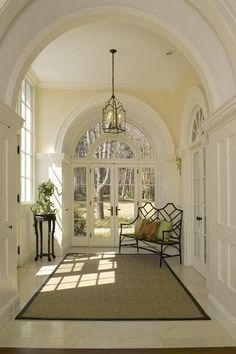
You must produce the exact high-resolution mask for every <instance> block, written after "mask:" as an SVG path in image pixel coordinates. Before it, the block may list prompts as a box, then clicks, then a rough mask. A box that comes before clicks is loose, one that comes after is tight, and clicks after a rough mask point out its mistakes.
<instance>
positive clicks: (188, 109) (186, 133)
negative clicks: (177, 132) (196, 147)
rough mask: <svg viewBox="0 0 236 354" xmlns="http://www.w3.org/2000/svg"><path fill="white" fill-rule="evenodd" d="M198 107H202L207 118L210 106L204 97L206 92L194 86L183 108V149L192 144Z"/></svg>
mask: <svg viewBox="0 0 236 354" xmlns="http://www.w3.org/2000/svg"><path fill="white" fill-rule="evenodd" d="M196 107H201V109H202V111H203V114H204V118H205V120H206V119H207V116H208V107H207V104H206V100H205V97H204V92H203V91H202V89H201V88H200V87H198V86H195V87H193V88H192V89H191V90H190V91H189V93H188V96H187V98H186V100H185V105H184V110H183V120H182V124H181V140H180V141H181V149H186V148H188V147H189V146H190V145H192V140H191V136H192V125H193V120H194V116H193V111H194V110H195V109H196Z"/></svg>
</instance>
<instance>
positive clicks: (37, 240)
mask: <svg viewBox="0 0 236 354" xmlns="http://www.w3.org/2000/svg"><path fill="white" fill-rule="evenodd" d="M34 230H35V240H36V255H35V258H34V260H35V261H37V260H38V255H39V234H38V221H37V220H36V219H34Z"/></svg>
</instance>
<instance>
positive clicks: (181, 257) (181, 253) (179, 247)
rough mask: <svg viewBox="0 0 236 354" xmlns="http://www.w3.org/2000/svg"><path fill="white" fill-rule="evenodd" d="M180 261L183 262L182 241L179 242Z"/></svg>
mask: <svg viewBox="0 0 236 354" xmlns="http://www.w3.org/2000/svg"><path fill="white" fill-rule="evenodd" d="M179 261H180V264H182V252H181V242H180V243H179Z"/></svg>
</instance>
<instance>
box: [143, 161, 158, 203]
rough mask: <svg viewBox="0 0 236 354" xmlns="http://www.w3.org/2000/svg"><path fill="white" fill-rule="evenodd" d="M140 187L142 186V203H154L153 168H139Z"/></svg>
mask: <svg viewBox="0 0 236 354" xmlns="http://www.w3.org/2000/svg"><path fill="white" fill-rule="evenodd" d="M141 178H142V182H141V188H142V205H144V204H145V203H146V202H150V203H152V204H155V193H156V191H155V168H153V167H143V168H141Z"/></svg>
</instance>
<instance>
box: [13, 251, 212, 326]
mask: <svg viewBox="0 0 236 354" xmlns="http://www.w3.org/2000/svg"><path fill="white" fill-rule="evenodd" d="M16 318H17V319H50V320H52V319H53V320H54V319H55V320H204V319H210V318H209V317H208V316H207V314H206V313H205V312H204V311H203V309H202V308H201V307H200V305H199V304H198V303H197V301H196V300H195V299H194V298H193V296H192V295H191V294H190V292H189V291H188V290H187V289H186V288H185V286H184V285H183V284H182V283H181V281H180V280H179V279H178V277H177V276H176V275H175V274H174V273H173V271H172V270H171V268H170V267H169V266H168V265H167V264H166V263H164V264H163V266H162V268H160V267H159V259H158V256H157V255H152V254H145V255H144V254H142V255H141V254H134V255H133V254H132V255H127V254H126V255H125V254H122V255H120V254H112V253H110V254H109V253H104V254H102V253H101V254H82V253H77V254H75V253H73V254H72V253H71V254H67V255H66V257H65V258H64V259H63V261H62V262H61V263H60V264H59V265H58V267H57V268H56V269H55V271H54V272H53V273H52V275H51V276H50V277H49V278H48V279H47V281H46V282H45V283H44V285H43V286H42V287H41V288H40V289H39V290H38V292H37V293H36V294H35V295H34V296H33V297H32V299H31V300H30V301H29V302H28V304H27V305H26V306H25V307H24V308H23V309H22V310H21V312H20V313H19V314H18V315H17V317H16Z"/></svg>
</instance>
